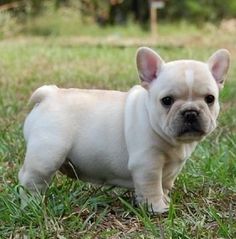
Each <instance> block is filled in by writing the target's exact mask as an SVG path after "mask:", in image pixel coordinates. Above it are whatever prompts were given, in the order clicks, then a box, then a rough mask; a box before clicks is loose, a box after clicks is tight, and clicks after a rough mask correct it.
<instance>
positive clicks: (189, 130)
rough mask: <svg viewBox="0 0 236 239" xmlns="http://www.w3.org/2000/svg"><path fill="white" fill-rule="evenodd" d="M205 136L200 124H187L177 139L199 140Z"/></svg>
mask: <svg viewBox="0 0 236 239" xmlns="http://www.w3.org/2000/svg"><path fill="white" fill-rule="evenodd" d="M203 136H205V132H204V131H203V129H202V128H201V127H200V126H199V124H189V123H185V124H184V125H183V126H182V127H181V129H180V131H179V132H178V135H177V138H178V139H180V140H199V139H201V138H202V137H203Z"/></svg>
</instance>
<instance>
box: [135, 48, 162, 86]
mask: <svg viewBox="0 0 236 239" xmlns="http://www.w3.org/2000/svg"><path fill="white" fill-rule="evenodd" d="M136 63H137V69H138V74H139V78H140V80H141V85H142V86H143V87H144V88H146V89H148V88H149V85H150V83H151V82H152V81H153V80H155V79H157V77H158V75H159V73H160V71H161V68H162V66H163V64H164V61H163V60H162V59H161V57H160V56H159V55H158V54H157V53H156V52H155V51H153V50H152V49H150V48H148V47H140V48H139V49H138V50H137V55H136Z"/></svg>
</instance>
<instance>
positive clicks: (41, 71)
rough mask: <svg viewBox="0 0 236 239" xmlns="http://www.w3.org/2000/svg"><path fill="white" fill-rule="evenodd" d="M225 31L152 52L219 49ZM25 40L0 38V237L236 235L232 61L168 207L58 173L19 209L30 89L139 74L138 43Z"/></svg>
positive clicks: (181, 54)
mask: <svg viewBox="0 0 236 239" xmlns="http://www.w3.org/2000/svg"><path fill="white" fill-rule="evenodd" d="M87 31H88V30H87ZM100 31H101V30H100ZM186 32H188V31H187V30H186ZM100 34H101V35H102V33H100ZM170 34H171V32H170ZM197 34H198V35H201V32H197ZM170 37H171V36H170ZM188 37H189V36H188ZM232 37H233V36H232ZM222 38H223V40H222ZM222 38H220V39H218V41H215V43H214V44H215V45H214V44H213V45H204V44H201V45H199V44H196V45H195V46H192V45H191V44H190V46H188V44H186V46H185V47H176V45H175V44H173V45H171V44H170V45H169V46H168V47H166V45H161V44H159V45H158V46H157V47H156V50H158V52H159V53H160V54H161V55H162V56H163V58H164V59H166V60H167V61H168V60H171V59H178V58H196V59H199V60H206V59H207V58H208V56H209V55H210V54H211V53H212V52H214V51H215V50H216V47H218V46H219V45H220V46H224V44H226V45H227V44H228V43H229V42H231V39H230V38H227V41H226V40H225V38H224V36H222ZM21 40H22V38H21ZM21 40H19V39H14V38H13V39H10V40H5V41H2V42H0V51H1V60H0V73H1V74H0V175H1V176H0V237H1V238H23V236H24V235H27V236H28V238H60V239H62V238H86V239H87V238H181V239H183V238H186V239H187V238H209V239H212V238H235V237H236V128H235V125H236V108H235V105H234V102H235V101H236V95H235V88H236V81H235V80H234V78H235V77H236V64H235V61H233V62H232V65H231V70H230V73H229V79H228V82H227V83H226V85H225V89H224V91H223V92H222V95H221V101H222V111H221V115H220V118H219V127H218V128H217V130H216V131H215V132H214V133H213V134H212V135H211V136H210V137H208V138H207V139H206V140H204V141H203V142H202V143H201V144H200V145H199V146H198V147H197V149H196V151H195V152H194V154H193V155H192V157H191V158H190V159H189V161H188V162H187V164H186V166H185V167H184V169H183V171H182V172H181V174H180V175H179V177H178V179H177V181H176V183H175V188H174V189H173V190H172V193H171V194H172V195H171V206H170V210H169V212H168V213H167V214H165V215H159V216H155V217H154V216H151V215H149V214H148V213H147V212H146V210H145V208H136V207H134V206H133V205H132V196H131V193H130V192H128V191H127V190H126V189H120V188H113V187H98V186H95V185H92V184H88V183H84V182H81V181H72V180H70V179H68V178H66V177H65V176H63V175H60V174H59V173H58V174H57V175H56V176H55V178H54V180H53V182H52V184H51V185H50V187H49V189H48V191H47V192H46V195H45V196H43V197H42V200H41V202H38V203H36V202H34V201H32V202H31V203H30V205H29V206H28V207H27V208H26V209H24V210H22V209H21V208H20V203H19V197H18V193H17V191H18V187H19V186H18V180H17V173H18V171H19V168H20V166H21V165H22V162H23V159H24V153H25V143H24V140H23V136H22V125H23V121H24V118H25V116H26V114H27V112H28V108H27V101H28V99H29V96H30V94H31V93H32V91H33V90H34V89H36V88H37V87H38V86H41V85H43V84H57V85H58V86H60V87H80V88H103V89H118V90H128V89H129V88H130V87H131V86H132V85H134V84H137V83H138V79H137V74H136V70H135V61H134V56H135V52H136V47H110V46H105V45H102V46H88V45H79V44H76V43H73V42H71V41H70V40H71V39H70V37H68V38H63V42H62V40H61V38H60V37H58V38H52V37H49V38H39V39H38V38H37V39H36V40H35V38H33V39H32V38H27V37H24V36H23V41H21ZM160 40H161V42H164V41H165V39H160ZM232 42H233V41H232ZM67 43H68V44H67ZM227 46H228V45H227ZM227 46H225V47H227ZM231 47H232V49H234V48H233V46H232V45H229V48H231ZM234 54H235V52H234V51H232V58H233V59H234V58H235V55H234Z"/></svg>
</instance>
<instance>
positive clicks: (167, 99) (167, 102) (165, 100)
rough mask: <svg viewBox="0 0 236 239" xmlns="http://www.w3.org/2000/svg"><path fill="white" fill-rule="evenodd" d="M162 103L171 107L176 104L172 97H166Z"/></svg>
mask: <svg viewBox="0 0 236 239" xmlns="http://www.w3.org/2000/svg"><path fill="white" fill-rule="evenodd" d="M161 103H162V104H163V105H164V106H171V105H172V104H173V103H174V98H173V97H171V96H166V97H164V98H162V99H161Z"/></svg>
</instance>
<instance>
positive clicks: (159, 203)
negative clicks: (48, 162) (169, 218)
mask: <svg viewBox="0 0 236 239" xmlns="http://www.w3.org/2000/svg"><path fill="white" fill-rule="evenodd" d="M168 210H169V205H168V203H167V201H166V199H165V197H164V196H163V197H161V198H160V199H159V200H155V201H154V202H150V203H148V211H149V212H151V213H154V214H159V213H165V212H167V211H168Z"/></svg>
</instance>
